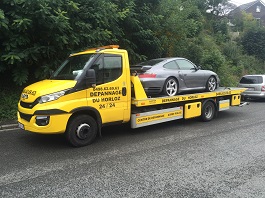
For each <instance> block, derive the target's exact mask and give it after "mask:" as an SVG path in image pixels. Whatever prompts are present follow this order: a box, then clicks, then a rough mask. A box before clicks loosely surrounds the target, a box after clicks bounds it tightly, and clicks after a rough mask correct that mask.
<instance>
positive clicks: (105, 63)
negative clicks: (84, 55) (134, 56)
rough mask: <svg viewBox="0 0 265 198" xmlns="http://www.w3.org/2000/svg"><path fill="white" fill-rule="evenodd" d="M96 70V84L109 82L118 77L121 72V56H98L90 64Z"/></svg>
mask: <svg viewBox="0 0 265 198" xmlns="http://www.w3.org/2000/svg"><path fill="white" fill-rule="evenodd" d="M91 69H94V70H95V72H96V84H97V85H100V84H103V83H107V82H111V81H114V80H116V79H118V78H119V77H120V76H121V73H122V57H121V56H110V55H108V56H104V57H101V58H99V60H97V61H96V62H95V63H94V64H93V65H92V66H91Z"/></svg>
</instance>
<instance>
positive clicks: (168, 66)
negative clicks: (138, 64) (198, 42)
mask: <svg viewBox="0 0 265 198" xmlns="http://www.w3.org/2000/svg"><path fill="white" fill-rule="evenodd" d="M163 67H164V68H166V69H179V67H178V65H177V63H176V62H175V61H170V62H169V63H166V64H165V65H164V66H163Z"/></svg>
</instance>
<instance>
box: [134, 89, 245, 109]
mask: <svg viewBox="0 0 265 198" xmlns="http://www.w3.org/2000/svg"><path fill="white" fill-rule="evenodd" d="M245 90H246V89H245V88H237V87H219V88H218V89H216V90H215V91H213V92H200V93H192V94H182V95H176V96H162V97H153V98H152V97H146V98H143V97H142V98H139V99H137V98H132V104H133V105H135V106H137V107H142V106H151V105H158V104H168V103H174V102H184V101H192V100H199V99H205V98H216V97H221V96H231V95H240V94H241V93H242V92H244V91H245Z"/></svg>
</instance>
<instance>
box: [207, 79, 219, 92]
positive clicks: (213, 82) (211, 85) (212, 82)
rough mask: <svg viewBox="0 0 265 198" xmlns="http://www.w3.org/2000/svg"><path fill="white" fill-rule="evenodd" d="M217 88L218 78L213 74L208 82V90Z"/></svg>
mask: <svg viewBox="0 0 265 198" xmlns="http://www.w3.org/2000/svg"><path fill="white" fill-rule="evenodd" d="M216 88H217V80H216V78H215V77H214V76H211V77H210V78H209V79H208V80H207V83H206V91H214V90H215V89H216Z"/></svg>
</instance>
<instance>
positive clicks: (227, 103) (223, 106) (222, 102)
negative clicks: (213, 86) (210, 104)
mask: <svg viewBox="0 0 265 198" xmlns="http://www.w3.org/2000/svg"><path fill="white" fill-rule="evenodd" d="M229 107H230V100H220V101H219V111H224V110H227V109H229Z"/></svg>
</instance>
